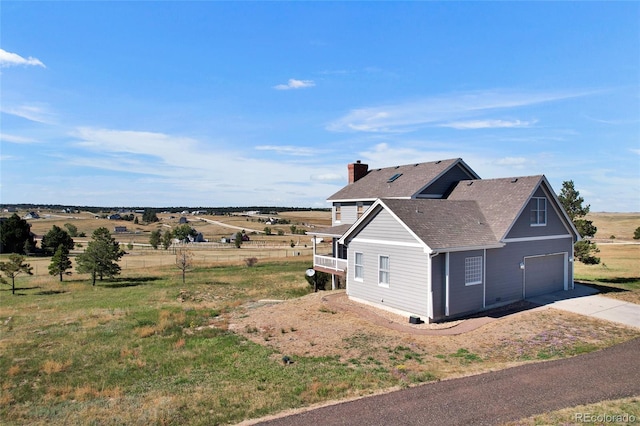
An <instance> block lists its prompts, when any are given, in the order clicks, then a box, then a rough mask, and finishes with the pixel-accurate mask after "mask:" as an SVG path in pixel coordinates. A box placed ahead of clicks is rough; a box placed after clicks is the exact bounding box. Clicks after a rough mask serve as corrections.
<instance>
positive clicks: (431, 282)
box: [427, 251, 440, 320]
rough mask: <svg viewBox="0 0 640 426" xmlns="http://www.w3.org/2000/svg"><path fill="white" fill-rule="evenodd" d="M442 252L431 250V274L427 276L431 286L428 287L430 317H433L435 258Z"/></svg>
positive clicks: (428, 283) (428, 311)
mask: <svg viewBox="0 0 640 426" xmlns="http://www.w3.org/2000/svg"><path fill="white" fill-rule="evenodd" d="M439 254H440V253H439V252H437V251H432V252H429V265H428V267H429V276H428V277H427V285H428V286H429V288H428V289H427V313H428V314H429V319H430V320H432V319H433V316H434V315H433V258H434V257H436V256H437V255H439Z"/></svg>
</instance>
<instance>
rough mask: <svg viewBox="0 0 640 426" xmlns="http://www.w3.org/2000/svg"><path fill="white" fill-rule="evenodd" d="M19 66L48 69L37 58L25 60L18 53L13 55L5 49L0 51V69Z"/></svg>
mask: <svg viewBox="0 0 640 426" xmlns="http://www.w3.org/2000/svg"><path fill="white" fill-rule="evenodd" d="M19 65H31V66H38V67H42V68H46V66H45V65H44V64H43V63H42V62H41V61H40V60H39V59H37V58H33V57H31V56H29V57H28V58H26V59H25V58H23V57H22V56H20V55H18V54H17V53H11V52H7V51H6V50H4V49H0V67H2V68H5V67H14V66H19Z"/></svg>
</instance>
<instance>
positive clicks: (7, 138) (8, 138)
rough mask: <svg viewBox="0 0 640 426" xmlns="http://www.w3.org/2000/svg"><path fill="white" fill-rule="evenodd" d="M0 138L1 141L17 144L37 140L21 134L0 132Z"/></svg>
mask: <svg viewBox="0 0 640 426" xmlns="http://www.w3.org/2000/svg"><path fill="white" fill-rule="evenodd" d="M0 140H1V141H3V142H10V143H17V144H29V143H36V142H37V141H36V140H34V139H31V138H25V137H23V136H16V135H9V134H7V133H0Z"/></svg>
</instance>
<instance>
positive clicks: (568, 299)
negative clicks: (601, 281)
mask: <svg viewBox="0 0 640 426" xmlns="http://www.w3.org/2000/svg"><path fill="white" fill-rule="evenodd" d="M527 300H528V301H529V302H531V303H535V304H536V305H541V306H548V307H551V308H556V309H562V310H563V311H569V312H573V313H576V314H580V315H586V316H590V317H594V318H600V319H604V320H608V321H613V322H617V323H621V324H625V325H628V326H631V327H637V328H640V305H636V304H635V303H630V302H625V301H623V300H617V299H612V298H610V297H606V296H603V295H600V294H598V290H596V289H594V288H591V287H588V286H585V285H581V284H575V288H574V289H573V290H569V291H558V292H555V293H549V294H543V295H542V296H536V297H532V298H529V299H527Z"/></svg>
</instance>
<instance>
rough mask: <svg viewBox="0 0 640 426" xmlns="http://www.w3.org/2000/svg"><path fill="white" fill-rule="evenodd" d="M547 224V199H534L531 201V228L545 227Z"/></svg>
mask: <svg viewBox="0 0 640 426" xmlns="http://www.w3.org/2000/svg"><path fill="white" fill-rule="evenodd" d="M546 224H547V199H546V198H544V197H534V198H532V199H531V226H545V225H546Z"/></svg>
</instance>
